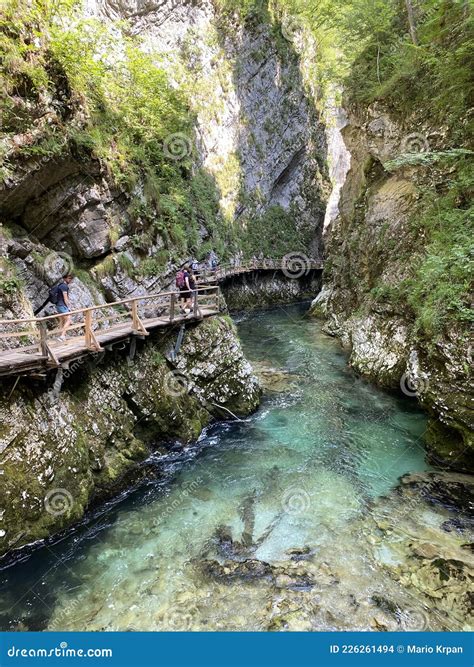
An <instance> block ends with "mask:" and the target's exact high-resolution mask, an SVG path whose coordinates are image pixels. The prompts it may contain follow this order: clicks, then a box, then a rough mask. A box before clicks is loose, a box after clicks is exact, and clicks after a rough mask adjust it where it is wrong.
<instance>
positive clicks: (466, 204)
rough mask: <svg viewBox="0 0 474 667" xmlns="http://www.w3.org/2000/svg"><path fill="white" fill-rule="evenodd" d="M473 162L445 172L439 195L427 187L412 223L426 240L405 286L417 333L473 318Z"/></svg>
mask: <svg viewBox="0 0 474 667" xmlns="http://www.w3.org/2000/svg"><path fill="white" fill-rule="evenodd" d="M473 173H474V169H473V161H472V160H469V159H468V158H466V159H465V161H464V163H463V164H461V165H460V167H459V169H458V170H457V171H456V172H455V173H454V174H453V175H452V176H451V179H450V180H449V182H448V183H447V185H446V191H445V192H444V193H443V194H442V195H441V196H440V195H439V193H437V192H434V191H431V192H429V193H427V194H426V195H425V198H424V201H423V202H422V206H423V210H424V213H423V215H422V217H421V220H420V219H418V218H415V219H414V220H413V224H414V225H416V227H417V228H418V227H421V229H422V230H423V232H424V234H425V235H426V236H427V238H428V242H427V244H426V246H425V250H424V254H423V255H422V257H420V261H419V264H418V266H417V267H416V270H415V272H414V275H413V278H412V279H411V281H410V282H409V284H408V289H407V300H408V303H409V304H410V306H411V307H412V308H413V310H414V312H415V315H416V318H417V327H418V330H419V331H420V333H425V334H427V335H430V336H431V335H435V334H438V333H441V331H442V330H443V329H445V328H446V327H449V326H450V325H452V324H455V323H456V322H458V323H461V324H463V323H464V324H467V323H469V322H471V323H472V322H473V319H474V318H473V311H472V308H471V307H470V299H471V295H472V286H473V284H472V280H473V276H474V253H473V242H472V239H473V230H474V205H473V204H472V193H473V191H474V177H473Z"/></svg>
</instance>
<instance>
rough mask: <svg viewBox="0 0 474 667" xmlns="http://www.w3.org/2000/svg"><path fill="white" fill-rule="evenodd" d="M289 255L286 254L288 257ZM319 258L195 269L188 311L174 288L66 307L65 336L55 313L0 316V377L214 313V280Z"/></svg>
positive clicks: (302, 270) (299, 268)
mask: <svg viewBox="0 0 474 667" xmlns="http://www.w3.org/2000/svg"><path fill="white" fill-rule="evenodd" d="M288 258H289V259H288ZM322 268H323V266H322V263H321V262H320V261H318V260H310V259H308V258H306V257H304V256H296V257H291V256H287V258H283V260H282V259H254V260H251V261H247V262H242V263H234V264H225V265H220V266H218V267H217V268H216V269H214V270H211V269H201V270H200V271H199V284H200V287H199V289H198V290H197V291H196V298H195V299H194V304H193V311H192V312H191V313H189V314H187V315H185V314H183V313H182V312H181V310H180V308H179V293H178V292H176V291H174V292H161V293H158V294H150V295H146V296H139V297H134V298H131V299H124V300H123V301H115V302H113V303H106V304H102V305H99V306H92V307H89V308H81V309H78V310H73V311H71V316H72V326H71V327H70V328H69V330H68V333H67V337H66V340H64V341H61V340H58V338H59V330H58V328H57V327H58V325H59V321H60V320H59V317H58V315H50V316H48V317H38V318H29V319H18V320H0V378H1V377H8V376H20V375H37V376H42V375H44V374H45V373H46V372H47V371H48V370H51V369H55V368H61V367H62V368H67V367H68V365H69V364H70V363H71V362H72V361H74V360H76V359H79V358H81V357H84V355H89V354H97V353H98V352H101V351H102V350H104V349H107V348H108V347H110V346H112V345H114V344H116V343H119V342H123V341H133V340H134V339H136V338H145V337H146V336H148V335H149V334H150V333H151V332H152V331H154V330H156V329H160V328H165V327H170V326H175V325H176V324H179V323H184V322H192V321H198V320H201V319H203V318H205V317H211V316H212V315H217V314H218V313H219V312H220V310H221V306H222V295H221V292H220V289H219V283H222V282H224V281H225V280H227V279H228V278H231V277H233V276H237V275H241V274H246V273H247V274H249V273H253V272H259V271H282V272H283V273H284V274H285V275H286V276H287V277H288V278H300V277H302V276H303V275H308V274H309V273H310V271H314V270H321V269H322Z"/></svg>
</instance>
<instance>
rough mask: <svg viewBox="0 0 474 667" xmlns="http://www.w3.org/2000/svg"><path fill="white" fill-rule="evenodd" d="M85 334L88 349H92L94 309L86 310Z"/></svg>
mask: <svg viewBox="0 0 474 667" xmlns="http://www.w3.org/2000/svg"><path fill="white" fill-rule="evenodd" d="M84 336H85V339H86V347H87V349H89V350H90V349H91V348H92V347H93V345H92V311H90V310H86V312H85V313H84Z"/></svg>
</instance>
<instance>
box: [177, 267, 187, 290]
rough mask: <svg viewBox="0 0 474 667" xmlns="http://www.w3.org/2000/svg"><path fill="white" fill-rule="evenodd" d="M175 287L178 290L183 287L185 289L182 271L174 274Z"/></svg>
mask: <svg viewBox="0 0 474 667" xmlns="http://www.w3.org/2000/svg"><path fill="white" fill-rule="evenodd" d="M176 287H177V288H178V289H183V287H186V276H185V274H184V271H182V270H181V271H178V273H177V274H176Z"/></svg>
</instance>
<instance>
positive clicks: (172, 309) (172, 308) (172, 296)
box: [170, 292, 176, 322]
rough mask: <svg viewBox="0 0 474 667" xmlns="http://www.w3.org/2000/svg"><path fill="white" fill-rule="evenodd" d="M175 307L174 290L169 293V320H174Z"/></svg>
mask: <svg viewBox="0 0 474 667" xmlns="http://www.w3.org/2000/svg"><path fill="white" fill-rule="evenodd" d="M175 307H176V292H173V294H172V295H171V303H170V322H172V321H173V320H174V311H175Z"/></svg>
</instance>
